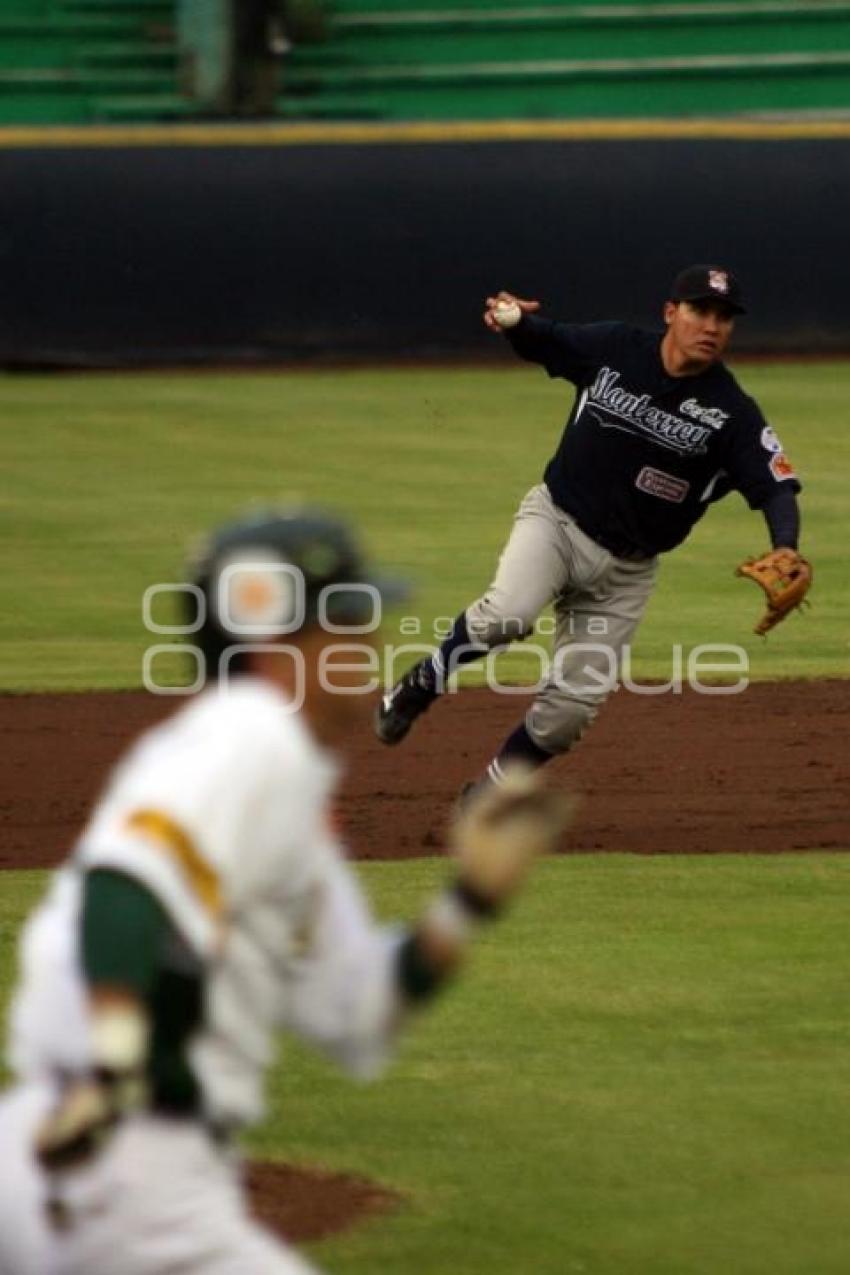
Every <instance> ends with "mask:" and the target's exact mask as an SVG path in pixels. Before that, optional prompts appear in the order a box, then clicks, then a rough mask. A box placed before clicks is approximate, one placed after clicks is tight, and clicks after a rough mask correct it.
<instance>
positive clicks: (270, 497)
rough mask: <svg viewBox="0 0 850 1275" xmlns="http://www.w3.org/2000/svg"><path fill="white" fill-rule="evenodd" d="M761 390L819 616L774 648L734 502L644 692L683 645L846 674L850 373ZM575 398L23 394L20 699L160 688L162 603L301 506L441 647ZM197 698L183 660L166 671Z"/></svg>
mask: <svg viewBox="0 0 850 1275" xmlns="http://www.w3.org/2000/svg"><path fill="white" fill-rule="evenodd" d="M739 373H740V376H741V379H742V381H743V384H744V386H745V388H747V389H748V390H749V391H750V392H751V393H753V394H755V395H756V397H757V398H758V399H759V400H760V401H761V403H762V405H763V407H764V409H765V411H766V412H767V414H768V417H769V418H770V420H771V421H772V423H773V424H774V426H775V427H776V429H777V430H778V431H779V433H780V436H781V437H782V439H783V442H784V443H785V446H786V449H787V450H788V451H789V453H790V455H791V456H792V458H793V460H794V461H795V463H796V465H797V467H798V469H799V471H800V473H801V475H802V476H803V478H804V480H805V482H806V492H805V495H804V503H803V509H804V542H803V547H804V548H805V550H806V551H807V552H808V554H809V555H810V556H811V558H812V559H813V561H814V564H815V576H816V583H815V589H814V591H813V594H812V598H813V603H814V605H813V607H812V609H811V610H810V611H808V612H807V613H806V615H805V616H804V617H801V616H793V617H792V618H791V619H790V621H789V622H788V623H787V624H785V625H783V626H782V628H781V629H779V630H778V631H777V632H776V633H775V634H773V635H772V636H771V637H770V639H769V640H768V641H767V642H764V641H762V640H761V639H759V638H756V637H754V636H753V634H752V625H753V622H754V620H755V618H756V616H757V614H758V612H759V608H760V601H759V596H758V595H757V591H756V589H755V587H754V586H752V585H749V584H747V583H746V582H744V581H741V580H735V579H734V577H733V568H734V566H735V564H736V563H737V562H738V561H739V560H740V559H741V558H742V557H744V556H745V555H746V554H748V553H756V552H761V551H763V550H764V549H765V548H767V543H768V542H767V534H766V529H765V527H764V524H763V520H762V518H761V515H753V514H751V513H750V512H749V511H748V510H747V509H746V506H745V505H744V502H743V501H742V500H741V498H740V497H738V496H732V497H729V498H728V499H727V500H725V501H724V502H723V503H722V504H721V505H719V506H717V507H716V508H715V509H713V510H711V511H710V512H709V514H708V516H707V517H706V519H705V520H704V522H703V523H702V524H701V525H700V526H699V527H698V528H697V531H696V532H695V534H694V535H693V537H692V538H691V539H690V540H689V541H688V542H687V544H686V545H685V546H684V547H682V548H681V549H679V550H678V551H676V552H675V553H673V554H672V555H670V556H669V557H668V558H667V559H666V562H665V567H664V571H663V573H662V581H661V585H660V588H659V590H658V592H657V594H656V596H655V598H654V599H653V601H652V603H651V605H650V608H649V611H648V613H647V617H646V619H645V621H644V623H643V625H642V627H641V629H640V631H639V634H638V637H637V639H636V647H635V673H636V675H638V676H656V677H658V676H664V675H665V674H669V671H670V668H671V660H672V655H671V647H672V645H673V644H674V643H679V644H681V645H682V646H683V647H684V648H685V649H686V650H688V649H690V648H692V647H693V646H694V645H695V644H697V643H701V642H708V643H741V644H743V645H744V646H745V647H746V648H747V650H748V652H749V654H750V664H751V675H752V676H753V677H756V678H772V677H789V676H807V677H817V676H826V675H831V676H843V675H846V674H847V672H848V662H849V661H850V634H848V629H847V624H846V614H844V615H843V616H842V613H841V612H840V609H839V607H840V598H841V596H842V594H841V588H842V585H843V580H844V576H845V575H846V548H845V540H846V528H847V521H848V512H850V496H848V487H847V480H846V475H847V473H848V471H850V430H848V428H847V418H846V405H847V401H848V398H850V363H846V362H845V363H838V362H835V363H832V362H830V363H827V362H824V363H816V364H809V365H806V364H795V363H778V364H775V365H771V364H767V363H764V364H752V365H745V366H743V367H742V368H740V369H739ZM571 393H572V391H571V389H570V387H569V386H567V385H566V384H565V383H563V382H550V381H549V380H548V379H547V377H546V376H545V374H544V373H543V372H542V371H541V370H540V369H536V368H532V367H527V366H519V365H515V364H514V362H513V361H512V360H510V358H509V356H508V354H507V352H505V351H502V350H500V349H499V348H498V347H496V346H495V344H494V351H493V363H492V368H486V367H484V368H478V369H475V370H443V369H434V368H423V369H421V370H416V369H410V368H396V369H392V370H386V371H348V372H339V371H337V372H334V371H328V370H318V369H317V370H309V371H298V372H288V373H279V374H275V373H258V374H247V373H238V374H233V375H227V374H222V373H216V374H209V373H196V374H176V375H152V374H151V375H98V376H84V375H73V376H5V377H2V378H0V413H2V419H3V471H4V478H5V484H4V486H5V494H4V497H3V504H2V509H1V510H0V516H2V525H0V530H2V535H3V541H4V549H5V562H6V569H5V571H4V573H3V589H4V594H5V596H4V597H3V599H2V607H0V689H12V690H30V689H37V688H45V689H47V688H52V689H60V690H65V689H80V688H86V687H127V686H137V685H139V684H140V682H141V660H142V653H143V651H144V648H145V646H146V645H147V644H148V639H146V637H145V633H144V630H143V626H142V623H141V598H142V594H143V591H144V589H145V588H146V587H147V586H148V585H150V584H152V583H154V582H158V581H170V580H176V579H180V568H181V565H182V563H183V560H184V554H185V549H186V546H187V544H188V542H189V541H190V540H191V539H192V538H193V537H196V536H197V535H198V534H199V533H201V532H203V531H204V530H205V529H208V528H209V527H210V526H211V525H215V524H216V523H218V522H220V521H221V520H222V519H225V518H229V517H230V516H232V515H233V513H234V512H235V511H238V510H240V509H243V508H245V507H246V506H247V505H248V504H251V503H253V504H258V503H264V502H265V503H268V502H273V501H277V500H279V499H281V498H282V497H286V496H288V495H292V494H298V495H301V496H303V497H305V498H307V499H309V500H312V501H319V502H321V503H323V504H326V505H330V506H332V507H334V508H336V509H339V510H342V511H344V512H346V513H348V514H352V515H355V516H356V518H357V520H358V522H359V524H360V525H361V527H362V528H363V531H364V534H365V538H366V540H367V543H368V544H369V546H370V548H371V549H372V550H373V552H374V553H375V554H376V555H377V556H379V557H380V558H381V559H382V560H383V561H384V562H385V563H387V564H389V565H392V566H394V567H396V568H398V569H399V570H401V571H402V572H404V573H405V574H407V575H409V576H410V577H412V578H413V579H414V580H416V581H417V582H419V584H420V589H419V592H418V594H417V597H416V600H415V602H414V604H413V605H412V607H411V608H409V610H410V611H411V613H412V614H414V615H416V616H418V617H420V618H421V620H422V621H423V632H424V636H425V638H426V639H427V640H430V638H431V632H432V625H433V620H434V617H435V616H444V617H452V616H454V615H455V614H456V613H457V611H459V610H460V609H461V607H463V606H464V605H466V604H467V603H468V602H469V601H471V600H472V598H473V597H475V596H477V595H478V594H479V593H480V592H481V591H482V589H483V588H484V586H485V585H486V583H487V582H488V580H489V578H490V575H491V572H492V569H493V566H494V563H495V559H496V556H497V554H498V551H499V549H500V547H501V545H502V544H503V542H504V540H505V538H506V536H507V532H508V529H509V525H510V519H511V516H512V513H513V510H514V508H515V506H516V504H517V502H518V500H519V498H520V497H521V496H522V494H523V493H524V491H525V490H526V489H527V488H528V487H529V486H530V485H531V483H533V482H535V481H537V480H538V479H539V477H540V474H541V472H542V469H543V465H544V463H545V461H546V459H547V458H548V457H549V455H550V454H551V452H552V450H553V448H554V445H555V442H556V440H557V438H558V436H559V433H560V428H561V425H562V422H563V419H564V417H565V415H566V412H567V408H568V405H569V402H570V399H571ZM160 618H164V617H163V616H162V615H161V616H160ZM151 640H153V639H151ZM156 640H157V641H168V639H167V638H159V639H156ZM388 640H390V641H397V640H398V639H397V637H394V636H393V633H392V630H389V631H388ZM506 658H507V659H508V660H509V661H510V665H509V670H508V672H507V674H506V676H509V677H512V678H516V679H517V680H522V679H527V678H528V677H529V676H530V675H531V676H536V669H535V667H534V666H533V665H530V664H529V661H528V658H527V657H524V656H523V654H522V651H521V649H520V650H519V651H518V652H517V653H516V654H514V655H511V656H508V657H506ZM174 675H175V674H174V670H173V667H172V666H171V665H169V663H168V661H167V659H166V661H165V662H164V663H163V662H160V664H159V665H158V667H157V669H156V672H155V676H157V677H159V678H161V680H162V681H168V680H169V678H173V677H174Z"/></svg>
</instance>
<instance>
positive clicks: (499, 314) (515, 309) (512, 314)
mask: <svg viewBox="0 0 850 1275" xmlns="http://www.w3.org/2000/svg"><path fill="white" fill-rule="evenodd" d="M491 313H492V315H493V318H494V319H495V320H496V322H497V323H498V325H499V327H500V328H515V327H516V325H517V324H518V323H519V321H520V319H521V318H522V310H521V309H520V308H519V306H518V305H517V303H516V301H497V302H496V304H495V305H494V307H493V309H492V311H491Z"/></svg>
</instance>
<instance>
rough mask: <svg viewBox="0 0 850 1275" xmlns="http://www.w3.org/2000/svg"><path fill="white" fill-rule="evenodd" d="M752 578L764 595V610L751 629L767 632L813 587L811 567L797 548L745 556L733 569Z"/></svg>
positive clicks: (794, 608) (793, 609)
mask: <svg viewBox="0 0 850 1275" xmlns="http://www.w3.org/2000/svg"><path fill="white" fill-rule="evenodd" d="M735 574H736V575H739V576H746V577H747V578H748V579H749V580H755V582H756V584H757V585H759V586H760V587H761V588H762V589H763V590H764V593H765V597H766V598H767V610H766V611H765V613H764V615H763V616H762V618H761V619H760V620H759V622H758V624H757V625H756V626H755V629H754V630H753V632H755V633H758V634H760V635H762V636H763V635H764V634H765V633H768V632H769V631H770V630H771V629H772V628H774V627H775V626H776V625H777V624H780V623H781V622H782V621H783V620H784V619H785V617H786V615H790V614H791V612H792V611H795V610H796V609H797V607H798V606H800V605H801V604H802V603H803V601H804V599H805V597H806V594H807V593H808V591H809V589H810V588H811V587H812V578H813V576H812V567H811V563H809V562H808V561H807V560H806V559H805V558H803V557H801V555H800V554H799V553H797V551H796V549H773V550H771V552H770V553H766V554H765V555H764V556H763V557H761V558H747V560H746V562H742V563H741V565H740V566H739V567H738V569H737V571H736V572H735Z"/></svg>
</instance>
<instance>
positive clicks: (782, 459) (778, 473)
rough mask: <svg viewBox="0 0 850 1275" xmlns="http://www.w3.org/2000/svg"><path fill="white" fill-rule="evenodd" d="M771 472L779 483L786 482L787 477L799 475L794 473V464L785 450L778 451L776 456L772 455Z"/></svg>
mask: <svg viewBox="0 0 850 1275" xmlns="http://www.w3.org/2000/svg"><path fill="white" fill-rule="evenodd" d="M770 472H771V473H772V474H773V477H774V478H775V479H776V481H777V482H778V483H781V482H784V480H785V479H786V478H796V477H797V475H796V474H795V473H794V466H793V465H792V464H791V462H790V460H789V459H788V457H787V456H786V455H785V453H784V452H777V453H776V455H775V456H771V458H770Z"/></svg>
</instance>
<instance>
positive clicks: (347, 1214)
mask: <svg viewBox="0 0 850 1275" xmlns="http://www.w3.org/2000/svg"><path fill="white" fill-rule="evenodd" d="M246 1186H247V1188H248V1195H249V1198H250V1200H251V1207H252V1210H253V1212H254V1215H255V1216H256V1217H257V1218H258V1219H259V1221H260V1222H262V1223H263V1225H264V1226H266V1227H268V1229H269V1230H270V1231H274V1232H275V1234H277V1235H279V1236H280V1237H281V1239H283V1240H285V1241H286V1242H288V1243H292V1244H302V1243H304V1242H305V1241H308V1240H321V1239H324V1238H325V1236H326V1235H335V1234H336V1233H337V1232H339V1231H343V1230H347V1229H348V1227H350V1226H353V1225H354V1224H355V1223H356V1222H360V1221H363V1220H364V1219H365V1218H366V1217H369V1216H371V1215H372V1214H375V1213H383V1212H385V1211H386V1210H387V1209H389V1208H392V1207H393V1205H395V1204H397V1203H398V1197H397V1196H395V1195H393V1194H392V1193H391V1192H390V1191H386V1190H384V1188H383V1187H379V1186H376V1185H375V1183H374V1182H366V1181H365V1180H364V1179H363V1178H356V1177H352V1176H351V1175H349V1174H346V1173H326V1172H325V1171H324V1170H323V1169H313V1168H304V1167H303V1166H300V1165H299V1166H297V1167H296V1166H295V1165H289V1164H269V1163H262V1162H259V1163H254V1164H249V1165H248V1166H247V1168H246Z"/></svg>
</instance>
